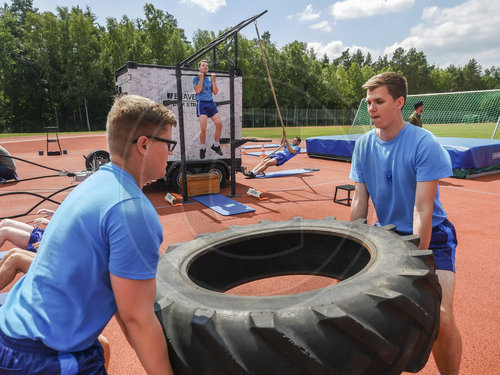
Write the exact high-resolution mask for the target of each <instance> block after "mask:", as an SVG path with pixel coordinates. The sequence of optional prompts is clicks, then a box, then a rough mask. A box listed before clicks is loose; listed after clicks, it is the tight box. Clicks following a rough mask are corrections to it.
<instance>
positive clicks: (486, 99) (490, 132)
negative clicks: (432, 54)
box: [349, 89, 500, 139]
mask: <svg viewBox="0 0 500 375" xmlns="http://www.w3.org/2000/svg"><path fill="white" fill-rule="evenodd" d="M420 101H421V102H423V103H424V111H423V112H422V115H421V117H422V122H423V123H424V128H425V129H427V130H430V131H431V132H433V133H434V134H436V135H437V136H440V137H462V138H497V139H498V138H500V132H499V131H496V130H497V128H498V122H499V121H500V89H496V90H482V91H462V92H447V93H435V94H418V95H408V97H407V100H406V104H405V106H404V108H403V119H404V120H405V121H408V118H409V117H410V116H411V114H412V113H413V111H414V107H413V105H414V104H415V103H417V102H420ZM372 128H373V124H372V123H371V121H370V116H368V110H367V106H366V99H364V98H363V99H362V100H361V103H360V104H359V107H358V111H357V113H356V117H355V119H354V121H353V124H352V126H351V130H350V132H349V134H361V133H365V132H367V131H368V130H370V129H372ZM495 133H496V134H495Z"/></svg>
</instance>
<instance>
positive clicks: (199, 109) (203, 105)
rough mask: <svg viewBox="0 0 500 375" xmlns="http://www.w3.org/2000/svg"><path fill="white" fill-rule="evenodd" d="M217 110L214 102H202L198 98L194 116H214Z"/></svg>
mask: <svg viewBox="0 0 500 375" xmlns="http://www.w3.org/2000/svg"><path fill="white" fill-rule="evenodd" d="M218 112H219V111H218V110H217V106H216V105H215V103H214V102H204V101H201V100H198V103H197V105H196V116H197V117H200V115H205V116H207V117H208V118H212V117H214V116H215V115H216V114H217V113H218Z"/></svg>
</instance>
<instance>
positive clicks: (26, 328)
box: [0, 163, 163, 352]
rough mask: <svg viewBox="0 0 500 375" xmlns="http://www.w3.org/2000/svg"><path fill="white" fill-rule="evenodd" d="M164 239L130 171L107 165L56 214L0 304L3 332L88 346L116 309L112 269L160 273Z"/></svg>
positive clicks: (64, 346)
mask: <svg viewBox="0 0 500 375" xmlns="http://www.w3.org/2000/svg"><path fill="white" fill-rule="evenodd" d="M162 241H163V231H162V227H161V223H160V220H159V218H158V214H157V213H156V210H155V209H154V207H153V205H152V204H151V202H150V201H149V200H148V199H147V197H146V196H145V195H144V194H143V193H142V191H141V190H140V189H139V187H138V185H137V183H136V182H135V180H134V179H133V178H132V176H131V175H130V174H128V173H127V172H125V171H124V170H122V169H121V168H119V167H117V166H116V165H114V164H111V163H108V164H106V165H104V166H102V167H101V168H100V169H99V171H97V172H96V173H95V174H94V175H92V176H90V177H89V178H88V179H87V180H86V181H84V182H83V183H81V184H80V185H79V186H78V187H77V188H76V189H75V190H74V191H73V192H72V193H71V194H69V195H68V197H66V199H65V200H64V201H63V203H62V204H61V206H60V207H59V208H58V209H57V211H56V212H55V214H54V216H53V218H52V219H51V220H50V223H49V224H48V226H47V229H46V231H45V233H44V236H43V238H42V241H41V243H40V247H39V249H38V254H37V256H36V257H35V259H34V261H33V263H32V265H31V267H30V268H29V270H28V273H27V274H26V275H25V276H23V278H21V279H20V280H19V281H18V282H17V283H16V284H15V285H14V287H13V288H12V290H11V291H10V293H9V295H8V297H7V300H6V302H5V304H4V305H3V306H2V307H1V308H0V329H1V330H2V331H3V332H4V333H5V334H6V335H8V336H10V337H13V338H18V339H19V338H30V339H33V340H36V339H40V340H41V341H42V342H43V343H44V344H45V345H47V346H48V347H50V348H52V349H55V350H58V351H62V352H73V351H81V350H84V349H86V348H88V347H90V346H91V345H92V344H93V343H94V342H95V340H96V339H97V337H98V336H99V334H100V333H101V331H102V330H103V328H104V327H105V326H106V324H107V323H108V322H109V320H110V319H111V317H112V316H113V314H114V313H115V312H116V303H115V299H114V296H113V290H112V289H111V282H110V276H109V273H110V272H111V273H112V274H113V275H115V276H118V277H122V278H128V279H137V280H148V279H152V278H154V277H155V275H156V267H157V264H158V259H159V254H158V250H159V247H160V244H161V242H162Z"/></svg>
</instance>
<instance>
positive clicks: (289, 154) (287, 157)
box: [277, 145, 300, 161]
mask: <svg viewBox="0 0 500 375" xmlns="http://www.w3.org/2000/svg"><path fill="white" fill-rule="evenodd" d="M290 147H291V148H293V149H295V150H297V152H296V153H294V154H292V153H291V152H290V151H288V147H285V148H284V149H283V150H280V151H278V152H277V154H278V153H279V154H283V155H284V157H285V161H288V160H290V159H291V158H293V157H294V156H295V155H298V154H300V146H292V145H290Z"/></svg>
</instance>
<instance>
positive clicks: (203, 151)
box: [200, 148, 207, 159]
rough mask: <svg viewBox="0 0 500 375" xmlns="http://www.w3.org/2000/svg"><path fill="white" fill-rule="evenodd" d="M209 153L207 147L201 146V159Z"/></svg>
mask: <svg viewBox="0 0 500 375" xmlns="http://www.w3.org/2000/svg"><path fill="white" fill-rule="evenodd" d="M206 153H207V149H206V148H200V159H205V154H206Z"/></svg>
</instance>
